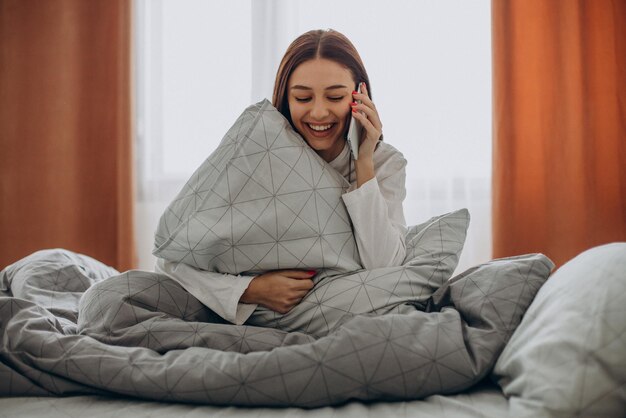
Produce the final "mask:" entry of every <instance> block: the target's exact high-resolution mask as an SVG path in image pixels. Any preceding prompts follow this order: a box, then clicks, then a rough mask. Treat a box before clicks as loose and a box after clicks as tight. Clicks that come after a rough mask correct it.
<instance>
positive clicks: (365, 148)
mask: <svg viewBox="0 0 626 418" xmlns="http://www.w3.org/2000/svg"><path fill="white" fill-rule="evenodd" d="M352 97H353V98H354V100H355V101H357V100H360V101H361V103H354V102H353V103H352V104H351V106H352V115H353V116H354V118H355V119H356V120H358V121H359V122H360V123H361V126H362V127H363V130H362V134H361V143H360V144H359V160H362V159H366V160H370V161H371V160H373V158H374V150H375V149H376V145H377V144H378V140H379V139H380V137H381V135H382V132H383V124H382V122H381V121H380V116H379V115H378V110H376V105H374V102H372V100H371V99H370V97H369V94H368V92H367V86H366V85H365V83H361V93H357V92H352Z"/></svg>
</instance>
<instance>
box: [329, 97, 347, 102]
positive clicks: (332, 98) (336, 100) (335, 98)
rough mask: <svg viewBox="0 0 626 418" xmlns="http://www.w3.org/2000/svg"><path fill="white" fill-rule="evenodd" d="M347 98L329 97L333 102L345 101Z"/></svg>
mask: <svg viewBox="0 0 626 418" xmlns="http://www.w3.org/2000/svg"><path fill="white" fill-rule="evenodd" d="M344 97H345V96H335V97H329V98H328V99H329V100H332V101H333V102H340V101H342V100H343V98H344Z"/></svg>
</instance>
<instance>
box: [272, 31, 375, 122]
mask: <svg viewBox="0 0 626 418" xmlns="http://www.w3.org/2000/svg"><path fill="white" fill-rule="evenodd" d="M315 58H325V59H328V60H331V61H335V62H336V63H338V64H340V65H343V66H344V67H346V68H347V69H348V70H350V72H351V73H352V78H353V79H354V80H355V90H356V86H357V84H358V83H360V82H365V84H366V85H367V92H368V94H369V96H370V98H371V97H372V88H371V86H370V80H369V77H368V76H367V71H365V66H364V65H363V61H362V60H361V57H360V56H359V53H358V52H357V50H356V48H355V47H354V45H353V44H352V42H350V40H349V39H348V38H346V36H345V35H343V34H342V33H340V32H337V31H336V30H333V29H327V30H322V29H318V30H312V31H309V32H306V33H304V34H302V35H300V36H299V37H298V38H296V39H295V40H294V41H293V42H292V43H291V45H289V47H288V48H287V51H286V52H285V55H284V56H283V59H282V61H281V62H280V66H279V67H278V72H277V73H276V81H275V83H274V95H273V97H272V104H273V105H274V107H275V108H276V109H278V111H279V112H280V113H282V114H283V116H285V117H286V118H287V120H288V121H289V123H291V125H292V126H293V122H292V121H291V112H290V111H289V101H288V97H287V83H288V82H289V77H291V74H292V73H293V72H294V70H295V69H296V67H298V65H300V64H302V63H303V62H305V61H308V60H311V59H315Z"/></svg>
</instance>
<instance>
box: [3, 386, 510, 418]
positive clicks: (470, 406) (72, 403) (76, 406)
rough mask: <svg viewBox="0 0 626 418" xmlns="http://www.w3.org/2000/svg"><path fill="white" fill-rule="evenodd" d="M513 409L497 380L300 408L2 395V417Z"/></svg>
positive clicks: (316, 416) (420, 413) (434, 413)
mask: <svg viewBox="0 0 626 418" xmlns="http://www.w3.org/2000/svg"><path fill="white" fill-rule="evenodd" d="M507 415H508V401H507V399H506V397H505V396H504V395H503V394H502V392H501V391H500V389H499V388H498V387H497V386H495V385H493V384H483V385H480V386H478V387H476V388H474V389H472V390H470V391H468V392H465V393H462V394H457V395H449V396H440V395H435V396H430V397H428V398H426V399H424V400H421V401H410V402H377V403H372V404H364V403H360V402H351V403H348V404H346V405H342V406H339V407H325V408H318V409H300V408H240V407H220V406H206V405H188V404H175V403H163V402H152V401H143V400H137V399H122V398H108V397H102V396H73V397H65V398H47V397H12V398H0V417H1V418H5V417H6V418H9V417H10V418H21V417H39V416H41V417H46V418H68V417H81V418H82V417H87V418H104V417H110V418H120V417H156V418H159V417H162V418H166V417H167V418H170V417H176V418H192V417H203V418H206V417H220V418H235V417H237V418H239V417H242V418H244V417H245V418H251V417H255V418H262V417H267V418H287V417H289V418H299V417H306V418H321V417H324V418H326V417H341V418H353V417H354V418H363V417H385V418H388V417H389V418H390V417H401V418H404V417H406V418H421V417H424V418H426V417H428V418H433V417H455V418H456V417H459V418H464V417H467V418H470V417H471V418H475V417H497V418H502V417H506V416H507Z"/></svg>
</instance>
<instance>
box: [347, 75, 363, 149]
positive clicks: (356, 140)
mask: <svg viewBox="0 0 626 418" xmlns="http://www.w3.org/2000/svg"><path fill="white" fill-rule="evenodd" d="M357 93H361V83H359V87H358V89H357ZM357 103H361V101H360V100H357ZM350 114H351V115H352V112H351V113H350ZM361 129H362V127H361V123H360V122H359V121H357V120H356V119H355V118H354V116H350V126H349V127H348V135H347V140H348V145H349V146H350V152H351V154H352V158H353V159H355V160H357V159H358V158H359V144H360V143H361Z"/></svg>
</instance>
